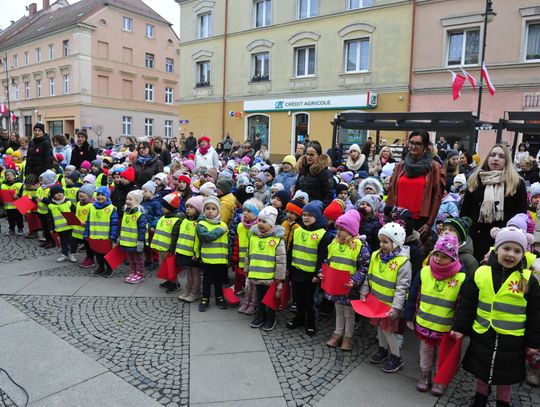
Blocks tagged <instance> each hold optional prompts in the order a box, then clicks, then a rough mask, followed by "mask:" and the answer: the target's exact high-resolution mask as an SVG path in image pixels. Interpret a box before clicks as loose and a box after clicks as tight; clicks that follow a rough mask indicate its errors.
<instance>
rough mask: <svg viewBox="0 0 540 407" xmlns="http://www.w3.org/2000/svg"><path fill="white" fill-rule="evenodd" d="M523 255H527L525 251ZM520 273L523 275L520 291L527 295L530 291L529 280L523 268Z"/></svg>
mask: <svg viewBox="0 0 540 407" xmlns="http://www.w3.org/2000/svg"><path fill="white" fill-rule="evenodd" d="M523 256H524V257H525V253H523ZM522 261H523V259H522ZM519 275H520V276H521V278H520V279H519V283H518V288H519V291H521V292H522V293H523V295H525V294H527V292H528V291H529V281H527V279H526V278H525V277H524V276H523V270H520V271H519Z"/></svg>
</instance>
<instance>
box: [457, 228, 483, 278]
mask: <svg viewBox="0 0 540 407" xmlns="http://www.w3.org/2000/svg"><path fill="white" fill-rule="evenodd" d="M458 256H459V260H460V261H461V263H463V267H465V273H466V274H467V276H468V277H472V276H473V275H474V272H475V271H476V269H477V268H478V266H479V264H478V260H476V259H475V258H474V249H473V242H472V239H471V237H470V236H467V239H466V240H465V242H463V243H462V244H461V245H460V246H459V252H458Z"/></svg>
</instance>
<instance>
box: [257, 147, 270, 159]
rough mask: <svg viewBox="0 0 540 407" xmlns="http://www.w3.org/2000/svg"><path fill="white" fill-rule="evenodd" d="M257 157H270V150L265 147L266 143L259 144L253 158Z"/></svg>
mask: <svg viewBox="0 0 540 407" xmlns="http://www.w3.org/2000/svg"><path fill="white" fill-rule="evenodd" d="M257 158H259V159H260V160H261V161H264V162H266V161H268V160H269V159H270V151H268V148H267V147H266V144H261V148H260V149H259V151H257V152H256V153H255V157H254V159H257Z"/></svg>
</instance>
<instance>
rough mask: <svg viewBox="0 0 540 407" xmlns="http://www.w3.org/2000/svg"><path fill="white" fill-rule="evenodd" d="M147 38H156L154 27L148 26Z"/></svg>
mask: <svg viewBox="0 0 540 407" xmlns="http://www.w3.org/2000/svg"><path fill="white" fill-rule="evenodd" d="M146 38H154V26H153V25H152V24H146Z"/></svg>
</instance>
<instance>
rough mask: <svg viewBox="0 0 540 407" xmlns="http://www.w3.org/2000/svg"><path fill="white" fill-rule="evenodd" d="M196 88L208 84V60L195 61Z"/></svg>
mask: <svg viewBox="0 0 540 407" xmlns="http://www.w3.org/2000/svg"><path fill="white" fill-rule="evenodd" d="M195 86H196V87H197V88H202V87H204V86H210V61H202V62H197V83H196V85H195Z"/></svg>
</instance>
